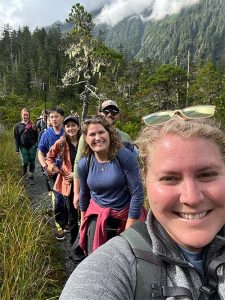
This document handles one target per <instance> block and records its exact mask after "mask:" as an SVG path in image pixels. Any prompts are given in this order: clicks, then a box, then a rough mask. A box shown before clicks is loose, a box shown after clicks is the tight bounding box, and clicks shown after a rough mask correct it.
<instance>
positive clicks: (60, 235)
mask: <svg viewBox="0 0 225 300" xmlns="http://www.w3.org/2000/svg"><path fill="white" fill-rule="evenodd" d="M55 237H56V239H57V240H58V241H62V240H64V239H65V233H64V230H63V229H59V230H58V231H57V232H56V235H55Z"/></svg>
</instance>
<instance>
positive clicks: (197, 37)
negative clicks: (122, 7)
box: [96, 0, 225, 63]
mask: <svg viewBox="0 0 225 300" xmlns="http://www.w3.org/2000/svg"><path fill="white" fill-rule="evenodd" d="M224 19H225V2H224V1H223V0H213V1H210V0H202V1H200V2H199V3H198V4H196V5H193V6H191V7H188V8H185V9H183V10H182V11H181V12H180V13H179V14H176V15H172V16H168V17H166V18H164V19H163V20H160V21H148V22H142V21H141V19H140V18H139V17H137V16H136V17H135V16H134V17H130V18H128V19H125V20H123V21H121V22H120V23H118V24H117V25H115V26H114V27H109V26H105V25H101V26H98V27H97V28H96V30H97V32H99V31H100V32H101V33H104V38H105V42H106V44H107V45H108V46H109V47H112V48H114V49H117V50H122V51H123V53H125V54H126V55H127V57H129V58H130V57H135V58H137V59H141V60H146V59H147V58H148V59H150V60H157V61H159V62H161V63H171V62H174V59H175V58H176V56H178V57H179V59H180V61H181V62H183V61H184V60H186V58H187V52H188V51H190V54H191V57H192V59H193V60H195V61H197V60H198V59H199V60H200V59H203V60H206V59H211V60H212V61H214V62H215V63H218V62H219V61H220V60H221V59H224V55H225V23H224ZM102 35H103V34H102Z"/></svg>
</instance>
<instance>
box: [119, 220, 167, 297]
mask: <svg viewBox="0 0 225 300" xmlns="http://www.w3.org/2000/svg"><path fill="white" fill-rule="evenodd" d="M145 227H146V224H145V223H144V222H137V223H135V225H134V226H132V227H131V228H129V229H128V230H126V231H124V232H123V233H121V236H122V237H124V238H125V239H126V240H127V242H128V243H129V244H130V246H131V249H132V251H133V253H134V256H135V257H136V262H137V282H136V288H135V300H145V299H146V300H149V299H154V298H157V299H159V300H160V299H164V298H163V297H161V296H160V288H161V284H162V280H166V277H165V275H163V274H162V273H165V272H163V271H162V269H163V268H162V261H161V260H160V259H159V258H158V257H157V256H156V255H154V254H153V253H152V248H151V245H150V243H148V240H147V239H146V238H145V235H146V234H145ZM164 271H165V270H164ZM165 284H166V282H164V285H165Z"/></svg>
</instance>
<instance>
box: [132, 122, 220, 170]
mask: <svg viewBox="0 0 225 300" xmlns="http://www.w3.org/2000/svg"><path fill="white" fill-rule="evenodd" d="M168 134H170V135H179V136H182V137H184V138H187V139H188V138H191V137H200V138H205V139H207V140H210V141H212V142H213V143H215V144H216V145H217V147H218V149H219V151H220V153H221V157H222V159H223V160H224V161H225V133H224V131H223V130H222V129H221V125H220V123H218V122H216V121H215V120H211V119H204V120H203V119H194V120H184V119H182V118H178V117H177V118H172V119H171V120H169V121H167V122H165V123H164V124H162V125H159V126H146V127H145V128H143V130H142V131H141V133H140V134H139V137H138V138H137V141H136V143H137V145H138V149H139V156H140V159H141V163H142V166H143V171H144V174H146V172H147V168H148V167H149V166H150V162H151V150H152V144H153V143H154V142H155V141H157V140H159V139H160V138H162V137H163V136H165V135H168Z"/></svg>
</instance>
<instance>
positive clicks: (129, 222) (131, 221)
mask: <svg viewBox="0 0 225 300" xmlns="http://www.w3.org/2000/svg"><path fill="white" fill-rule="evenodd" d="M135 222H137V219H130V218H128V219H127V222H126V226H125V230H127V229H128V228H129V227H130V226H132V225H133V224H134V223H135Z"/></svg>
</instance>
